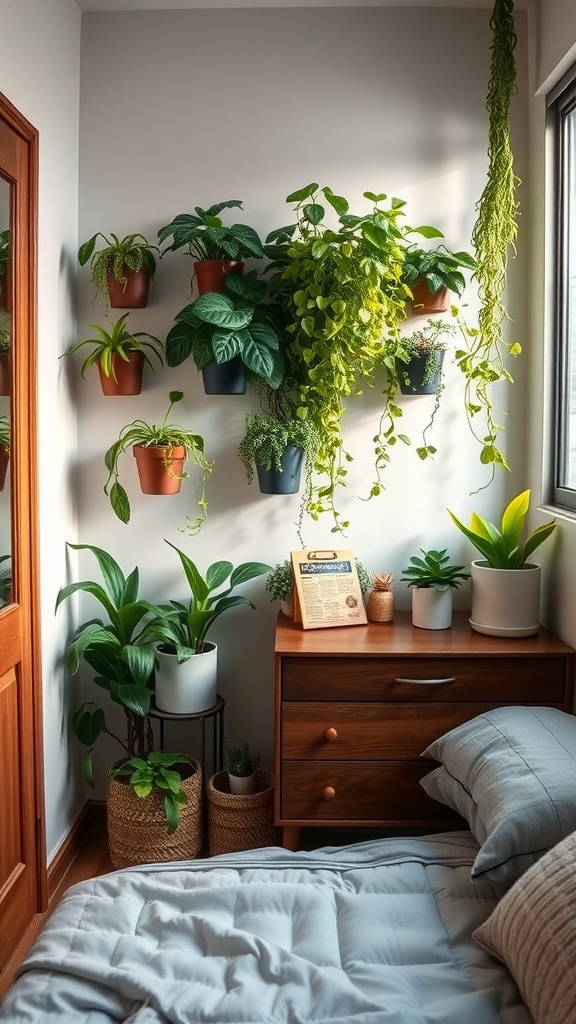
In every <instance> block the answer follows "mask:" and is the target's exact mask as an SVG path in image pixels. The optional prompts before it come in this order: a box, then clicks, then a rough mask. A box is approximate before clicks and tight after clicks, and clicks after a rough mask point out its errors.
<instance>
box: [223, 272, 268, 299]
mask: <svg viewBox="0 0 576 1024" xmlns="http://www.w3.org/2000/svg"><path fill="white" fill-rule="evenodd" d="M226 290H227V291H229V292H233V293H234V295H241V296H242V298H244V299H248V300H249V301H250V302H253V303H254V304H256V303H257V302H261V301H262V299H263V298H264V296H265V295H266V293H267V291H268V285H267V284H266V281H262V280H258V278H257V275H256V271H255V270H253V271H251V272H250V273H249V274H228V275H227V276H226Z"/></svg>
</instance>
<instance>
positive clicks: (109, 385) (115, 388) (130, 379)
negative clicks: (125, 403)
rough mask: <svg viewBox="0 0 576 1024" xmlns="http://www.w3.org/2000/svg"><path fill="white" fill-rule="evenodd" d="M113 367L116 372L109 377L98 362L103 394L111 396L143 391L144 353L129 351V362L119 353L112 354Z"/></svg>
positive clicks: (136, 393) (134, 393)
mask: <svg viewBox="0 0 576 1024" xmlns="http://www.w3.org/2000/svg"><path fill="white" fill-rule="evenodd" d="M112 369H113V371H114V373H115V374H116V380H114V377H112V376H110V377H107V376H106V374H105V373H104V372H103V370H102V367H101V365H100V363H98V373H99V375H100V385H101V387H102V394H104V395H110V396H114V395H116V396H119V395H139V394H140V393H141V391H142V375H143V372H144V353H143V352H128V362H126V360H125V359H121V358H120V356H118V355H113V356H112Z"/></svg>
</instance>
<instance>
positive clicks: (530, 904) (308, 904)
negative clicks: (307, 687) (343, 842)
mask: <svg viewBox="0 0 576 1024" xmlns="http://www.w3.org/2000/svg"><path fill="white" fill-rule="evenodd" d="M424 756H426V757H429V758H432V759H434V760H433V761H432V760H431V762H430V769H431V770H430V772H429V773H428V775H427V776H426V778H425V779H424V780H423V784H424V786H425V788H427V789H428V791H429V792H431V794H432V795H434V796H435V798H436V799H440V800H442V801H443V802H445V803H451V805H452V806H454V807H456V808H457V809H459V810H460V812H461V813H465V814H466V818H467V821H468V823H469V826H470V829H469V831H461V832H451V833H443V834H440V835H432V836H421V837H412V838H404V837H394V838H385V839H377V840H369V841H367V842H361V843H356V844H353V845H350V846H342V847H324V848H323V849H319V850H315V851H311V852H289V851H286V850H283V849H281V848H277V847H274V848H266V849H262V850H251V851H248V852H245V853H241V854H240V853H237V854H226V855H221V856H218V857H213V858H211V859H207V860H193V861H185V862H177V863H173V864H156V865H143V866H140V867H136V868H127V869H123V870H121V871H116V872H113V873H111V874H109V875H104V876H101V877H99V878H96V879H92V880H90V881H87V882H82V883H80V884H78V885H76V886H74V887H73V888H71V889H70V890H68V892H67V894H66V895H65V897H64V898H63V900H62V901H61V903H60V904H59V906H58V907H57V909H56V910H55V912H54V914H53V915H52V917H51V918H50V919H49V921H48V923H47V925H46V926H45V928H44V930H43V932H42V933H41V934H40V936H39V937H38V939H37V940H36V942H35V944H34V946H33V947H32V949H31V951H30V953H29V955H28V957H27V959H26V961H25V962H24V964H23V965H22V968H21V969H20V972H19V977H18V978H17V980H16V982H15V984H14V985H13V986H12V988H11V989H10V991H9V992H8V993H7V995H6V997H5V999H4V1001H3V1003H2V1004H1V1005H0V1022H2V1024H40V1022H45V1021H47V1022H53V1024H57V1022H58V1024H64V1022H66V1024H68V1022H78V1024H112V1022H120V1021H122V1022H124V1024H128V1022H131V1024H132V1022H134V1024H167V1022H168V1024H264V1022H266V1024H308V1022H311V1024H312V1022H313V1024H328V1022H344V1021H347V1022H348V1021H349V1022H354V1024H531V1022H533V1021H535V1022H536V1024H574V1022H575V1021H576V984H575V983H574V980H573V974H574V970H573V968H574V952H575V950H576V939H575V937H574V933H575V932H576V925H574V924H573V923H572V919H573V918H576V914H575V913H574V910H575V909H576V883H575V882H574V881H573V877H576V871H575V870H574V869H575V867H576V834H575V832H576V800H575V799H574V796H573V794H574V793H576V787H575V782H576V719H574V718H573V717H572V716H570V715H566V714H565V713H563V712H560V711H555V710H554V709H550V708H500V709H497V710H496V711H493V712H488V713H486V714H484V715H482V716H479V718H478V719H475V720H474V722H473V723H466V725H464V726H461V727H458V728H457V729H455V730H452V732H451V733H448V734H446V736H444V737H442V738H441V739H440V740H438V741H436V743H435V744H432V745H431V747H430V748H429V749H428V750H427V751H426V752H424Z"/></svg>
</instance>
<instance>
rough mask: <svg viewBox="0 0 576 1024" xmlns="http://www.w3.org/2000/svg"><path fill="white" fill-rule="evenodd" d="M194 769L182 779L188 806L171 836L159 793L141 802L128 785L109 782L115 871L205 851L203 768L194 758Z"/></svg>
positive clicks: (110, 837) (110, 846)
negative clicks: (203, 838) (203, 844)
mask: <svg viewBox="0 0 576 1024" xmlns="http://www.w3.org/2000/svg"><path fill="white" fill-rule="evenodd" d="M192 766H193V768H194V769H195V770H194V774H193V775H191V776H190V777H189V778H187V779H186V778H183V779H182V788H183V789H184V792H185V793H186V796H187V797H188V803H186V804H182V805H181V807H180V822H179V824H178V828H177V829H176V831H175V832H174V833H173V834H172V835H169V834H168V826H167V823H166V815H165V813H164V797H163V796H162V794H161V793H160V792H157V791H155V792H152V793H150V795H149V796H147V797H146V799H144V800H142V799H141V798H140V797H137V796H136V794H135V793H134V791H133V789H132V787H131V786H130V784H129V783H128V782H125V781H124V780H121V779H109V780H108V799H107V802H106V820H107V827H108V849H109V852H110V860H111V861H112V864H113V866H114V867H115V868H128V867H132V866H133V865H135V864H156V863H159V862H163V861H173V860H190V859H193V858H194V857H197V856H198V854H199V853H200V850H201V848H202V767H201V765H200V762H199V761H196V760H194V758H192ZM181 774H182V775H184V773H183V772H182V773H181Z"/></svg>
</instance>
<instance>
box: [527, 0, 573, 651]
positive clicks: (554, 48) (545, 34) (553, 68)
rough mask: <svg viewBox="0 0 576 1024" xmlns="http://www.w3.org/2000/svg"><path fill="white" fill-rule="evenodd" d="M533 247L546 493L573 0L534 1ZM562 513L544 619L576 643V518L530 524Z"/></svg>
mask: <svg viewBox="0 0 576 1024" xmlns="http://www.w3.org/2000/svg"><path fill="white" fill-rule="evenodd" d="M529 16H530V29H531V31H530V39H531V53H530V64H531V76H530V139H531V143H530V219H531V233H530V249H531V281H532V288H531V293H530V294H531V298H530V320H529V322H530V325H531V330H530V339H529V371H530V383H529V390H528V402H529V408H530V417H529V422H528V430H527V454H528V456H529V482H530V486H531V487H532V490H533V494H534V495H538V496H541V495H542V494H543V493H544V484H543V479H545V467H546V461H547V457H548V447H547V446H548V443H549V438H550V432H551V430H553V429H554V425H553V423H552V414H551V408H552V403H551V398H552V383H553V380H554V375H555V367H554V363H553V321H552V312H553V303H554V283H553V282H554V275H553V260H554V252H553V239H552V232H551V227H552V224H553V217H554V211H553V209H552V203H551V198H552V190H553V180H552V173H551V171H552V164H551V156H552V154H551V153H548V155H547V153H546V147H547V141H546V134H545V110H546V94H547V92H548V91H549V90H550V89H551V88H553V86H554V85H555V84H556V83H557V82H558V81H559V80H560V78H561V77H562V76H563V74H565V73H566V71H567V70H568V69H569V68H570V66H572V65H573V64H574V63H575V62H576V8H575V6H574V4H573V3H571V0H535V2H534V3H533V4H532V6H531V9H530V15H529ZM551 512H554V513H555V514H556V515H557V519H558V524H559V529H557V530H556V533H555V535H554V537H553V542H552V543H551V544H549V545H547V546H546V549H544V548H543V549H542V552H543V556H542V559H541V560H542V562H543V565H544V566H545V568H546V572H547V579H548V583H547V587H546V590H545V593H546V594H547V598H548V599H547V602H546V606H545V608H544V612H543V621H544V622H545V623H546V625H548V626H549V628H550V629H552V630H553V631H554V632H556V633H557V634H558V635H559V636H561V637H562V639H563V640H565V641H566V642H567V643H570V644H572V645H573V646H576V616H575V614H574V609H575V608H576V574H575V573H574V567H575V565H576V522H575V521H574V518H573V517H569V516H566V515H563V514H562V513H558V511H557V510H556V509H553V508H550V507H544V508H540V509H538V510H537V511H536V510H535V513H534V515H533V516H532V525H535V524H536V523H541V522H545V521H546V520H547V519H549V518H550V513H551Z"/></svg>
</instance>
